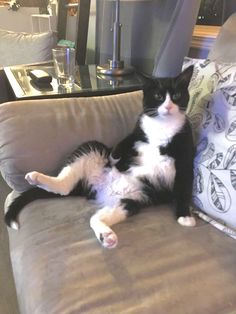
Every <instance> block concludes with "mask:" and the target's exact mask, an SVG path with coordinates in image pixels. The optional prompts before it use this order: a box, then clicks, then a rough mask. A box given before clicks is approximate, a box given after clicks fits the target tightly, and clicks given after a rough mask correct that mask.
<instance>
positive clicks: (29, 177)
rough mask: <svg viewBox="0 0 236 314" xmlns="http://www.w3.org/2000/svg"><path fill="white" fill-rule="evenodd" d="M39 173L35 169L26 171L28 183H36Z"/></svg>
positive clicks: (37, 182)
mask: <svg viewBox="0 0 236 314" xmlns="http://www.w3.org/2000/svg"><path fill="white" fill-rule="evenodd" d="M39 176H40V173H39V172H37V171H32V172H28V173H26V175H25V179H26V180H27V181H28V183H29V184H30V185H38V184H39V183H40V182H39Z"/></svg>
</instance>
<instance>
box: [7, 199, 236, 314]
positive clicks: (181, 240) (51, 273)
mask: <svg viewBox="0 0 236 314" xmlns="http://www.w3.org/2000/svg"><path fill="white" fill-rule="evenodd" d="M94 210H95V208H94V207H92V206H91V205H89V204H88V202H87V201H86V200H84V199H78V198H67V199H60V200H50V201H37V202H34V203H32V204H30V205H28V206H27V207H26V208H25V209H24V211H23V212H22V213H21V215H20V222H21V229H20V230H19V231H18V232H17V231H14V230H10V231H9V236H10V249H11V260H12V264H13V272H14V278H15V283H16V290H17V295H18V302H19V307H20V310H21V313H22V314H32V313H34V314H45V313H50V314H58V313H60V314H72V313H74V314H85V313H86V314H121V313H122V314H123V313H124V314H128V313H129V314H163V313H168V314H183V313H185V314H190V313H191V314H202V313H207V314H223V313H227V314H228V313H231V312H233V310H235V308H236V298H235V295H236V285H235V276H236V268H235V262H236V246H235V241H234V240H232V239H231V238H228V237H226V236H223V234H222V233H220V232H218V231H217V230H216V229H214V228H212V227H210V226H209V225H208V224H205V223H204V222H202V221H198V225H197V227H195V228H184V227H183V226H180V225H178V224H177V222H176V220H175V218H174V214H173V212H172V210H171V208H170V206H161V207H150V208H147V209H144V210H142V211H141V212H140V214H138V215H135V216H132V217H130V218H128V220H126V221H125V222H123V223H120V224H118V225H116V226H114V227H113V228H114V230H115V232H116V233H117V235H118V238H119V244H118V247H117V248H116V249H113V250H108V249H104V248H102V246H101V245H100V244H99V243H98V241H97V239H96V238H95V236H94V233H93V231H92V229H90V228H89V219H90V217H91V215H92V213H93V212H94Z"/></svg>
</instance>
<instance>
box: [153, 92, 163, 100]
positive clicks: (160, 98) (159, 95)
mask: <svg viewBox="0 0 236 314" xmlns="http://www.w3.org/2000/svg"><path fill="white" fill-rule="evenodd" d="M154 98H155V100H158V101H162V100H164V97H163V95H162V94H161V93H155V94H154Z"/></svg>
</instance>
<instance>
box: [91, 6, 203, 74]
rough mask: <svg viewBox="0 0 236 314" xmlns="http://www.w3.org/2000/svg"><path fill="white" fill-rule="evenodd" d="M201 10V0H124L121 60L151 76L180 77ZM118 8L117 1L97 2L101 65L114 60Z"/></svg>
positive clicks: (98, 56)
mask: <svg viewBox="0 0 236 314" xmlns="http://www.w3.org/2000/svg"><path fill="white" fill-rule="evenodd" d="M199 6H200V0H177V1H173V0H138V1H135V0H121V2H120V22H121V24H122V28H121V59H122V60H124V61H125V64H126V65H132V66H134V67H135V68H136V69H138V70H140V71H142V72H145V73H147V74H153V75H159V76H166V75H176V73H177V72H179V71H180V68H181V65H182V61H183V57H184V54H187V52H188V48H189V44H190V41H191V35H192V31H193V27H194V25H195V22H196V18H197V13H198V9H199ZM114 8H115V1H112V0H97V8H96V18H97V19H96V48H95V50H96V51H95V55H96V60H95V62H96V63H97V64H102V63H107V60H108V59H109V58H111V56H112V34H113V33H112V32H111V28H112V25H113V18H114ZM169 39H170V40H171V43H170V42H169ZM170 49H171V51H170ZM178 53H179V56H177V57H176V54H178ZM163 54H167V55H168V57H169V58H170V59H169V61H168V62H167V61H166V60H165V58H164V59H163V62H164V63H165V64H164V68H163V66H161V67H160V64H159V60H162V57H163ZM172 59H173V62H172ZM174 62H175V64H174V65H173V63H174Z"/></svg>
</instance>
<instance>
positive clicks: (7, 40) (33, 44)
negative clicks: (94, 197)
mask: <svg viewBox="0 0 236 314" xmlns="http://www.w3.org/2000/svg"><path fill="white" fill-rule="evenodd" d="M54 41H55V39H54V35H53V33H52V32H46V33H39V34H31V33H22V32H12V31H7V30H4V29H0V43H1V44H0V66H9V65H17V64H26V63H35V62H42V61H47V60H51V59H52V48H53V46H54Z"/></svg>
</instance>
